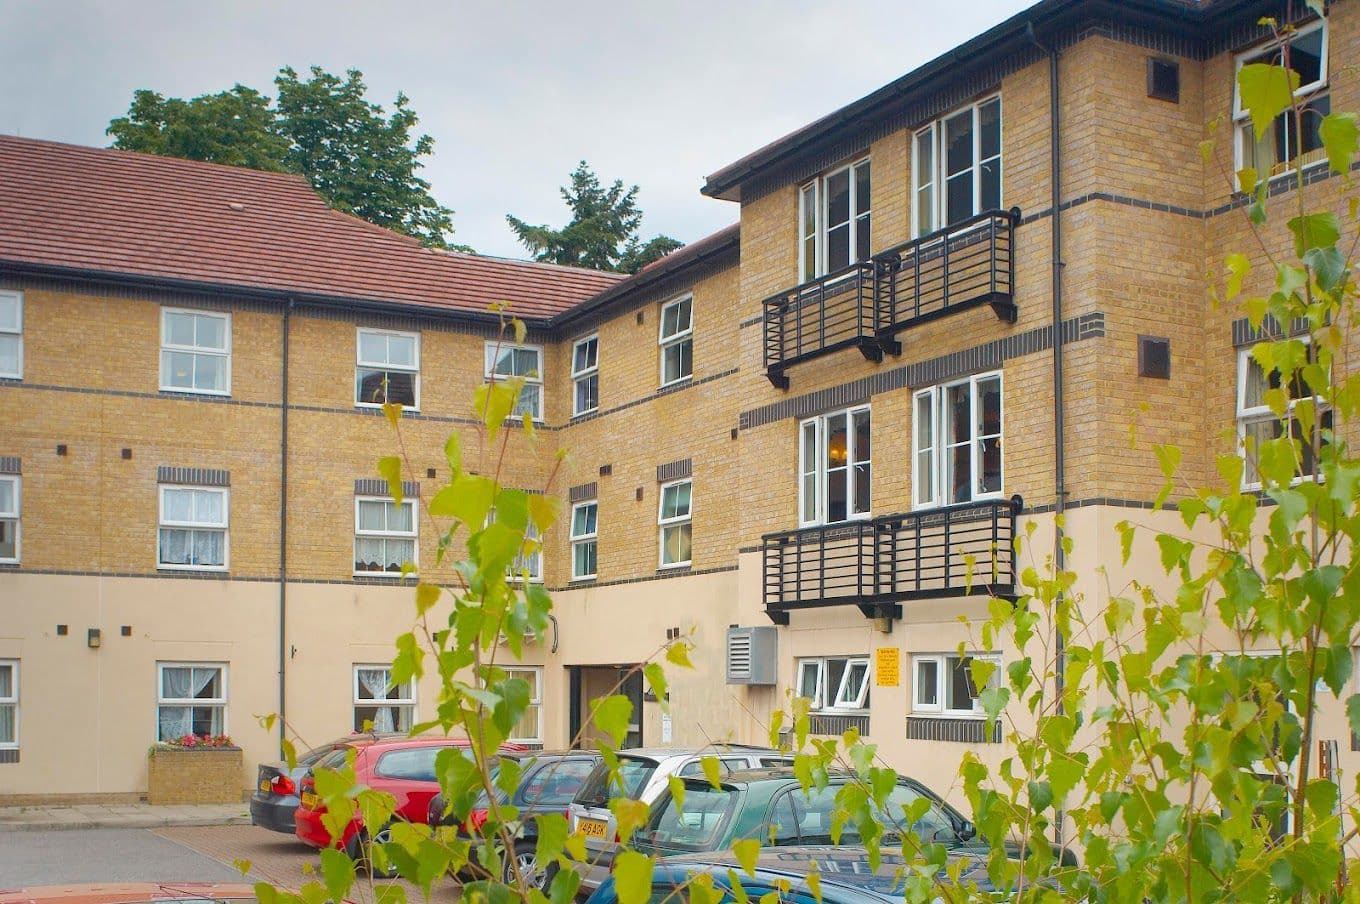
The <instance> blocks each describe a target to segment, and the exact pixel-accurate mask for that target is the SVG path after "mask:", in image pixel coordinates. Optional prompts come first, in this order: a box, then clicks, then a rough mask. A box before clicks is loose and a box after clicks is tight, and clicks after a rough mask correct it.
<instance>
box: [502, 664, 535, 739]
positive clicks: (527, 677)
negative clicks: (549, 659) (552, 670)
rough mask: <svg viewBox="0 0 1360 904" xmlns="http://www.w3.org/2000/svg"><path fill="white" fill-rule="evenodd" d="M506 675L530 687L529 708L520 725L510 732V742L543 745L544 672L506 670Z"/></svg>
mask: <svg viewBox="0 0 1360 904" xmlns="http://www.w3.org/2000/svg"><path fill="white" fill-rule="evenodd" d="M505 674H506V675H507V676H508V677H510V678H519V679H520V680H522V681H523V682H524V683H525V684H527V685H529V706H528V708H526V709H525V710H524V715H523V716H521V717H520V720H519V724H517V725H516V726H515V727H514V730H512V731H511V732H510V738H509V740H511V741H515V742H517V743H520V744H541V743H543V670H542V669H538V668H523V669H506V670H505Z"/></svg>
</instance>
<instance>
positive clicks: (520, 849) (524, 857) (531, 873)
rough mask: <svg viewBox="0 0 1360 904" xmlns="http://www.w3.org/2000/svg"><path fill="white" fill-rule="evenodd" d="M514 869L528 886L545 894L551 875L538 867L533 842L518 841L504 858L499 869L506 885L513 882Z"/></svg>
mask: <svg viewBox="0 0 1360 904" xmlns="http://www.w3.org/2000/svg"><path fill="white" fill-rule="evenodd" d="M516 869H518V872H519V874H520V875H521V876H523V877H524V882H525V884H526V885H528V887H529V888H537V889H539V890H540V891H543V892H544V893H545V894H546V891H547V888H548V884H549V881H550V880H551V876H550V875H549V874H548V873H547V872H546V871H544V870H540V869H539V868H538V853H537V850H536V846H535V845H534V844H532V843H527V842H520V843H519V844H516V845H515V849H514V851H513V852H512V853H511V854H510V856H509V857H506V858H505V863H504V864H503V865H502V868H501V870H502V878H503V879H504V881H505V884H506V885H514V884H515V872H516Z"/></svg>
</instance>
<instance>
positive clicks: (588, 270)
mask: <svg viewBox="0 0 1360 904" xmlns="http://www.w3.org/2000/svg"><path fill="white" fill-rule="evenodd" d="M434 250H435V251H438V252H440V253H442V254H447V255H449V256H451V257H461V258H465V259H466V258H471V259H474V260H479V261H489V262H492V263H499V264H514V265H516V266H522V267H540V268H543V269H548V270H563V271H566V272H568V273H574V274H580V275H582V276H599V277H601V278H605V279H615V280H620V279H627V278H628V277H630V276H632V275H633V274H631V273H619V272H616V271H614V270H596V269H595V268H593V267H576V266H573V265H571V264H555V263H553V262H552V261H530V260H524V259H523V258H518V257H506V256H505V255H502V254H480V253H478V252H475V251H474V252H471V253H469V252H467V251H458V250H457V249H454V248H435V249H434Z"/></svg>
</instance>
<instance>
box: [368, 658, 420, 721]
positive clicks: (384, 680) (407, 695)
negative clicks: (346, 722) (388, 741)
mask: <svg viewBox="0 0 1360 904" xmlns="http://www.w3.org/2000/svg"><path fill="white" fill-rule="evenodd" d="M415 721H416V688H415V682H414V681H413V680H411V679H407V680H406V681H403V682H401V683H400V684H393V683H392V668H391V666H387V665H356V666H355V667H354V730H355V731H364V730H365V726H366V725H371V726H372V730H373V731H402V732H405V731H410V730H411V726H412V725H414V724H415Z"/></svg>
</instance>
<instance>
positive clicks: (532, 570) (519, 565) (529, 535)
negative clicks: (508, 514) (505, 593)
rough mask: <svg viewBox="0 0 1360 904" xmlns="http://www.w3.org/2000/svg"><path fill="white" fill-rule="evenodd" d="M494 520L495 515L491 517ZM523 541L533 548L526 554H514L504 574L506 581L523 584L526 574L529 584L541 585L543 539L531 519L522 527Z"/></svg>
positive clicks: (522, 552) (521, 552)
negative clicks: (531, 544) (532, 545)
mask: <svg viewBox="0 0 1360 904" xmlns="http://www.w3.org/2000/svg"><path fill="white" fill-rule="evenodd" d="M491 517H492V518H493V519H494V518H495V513H494V512H493V513H492V516H491ZM524 540H525V542H526V543H533V544H534V547H533V548H532V549H531V550H529V551H528V552H524V551H523V547H521V551H520V552H518V553H516V554H515V558H514V561H512V562H511V563H510V570H509V571H508V572H506V575H505V577H506V580H509V581H512V582H519V583H521V584H522V583H524V578H525V573H526V572H527V573H528V578H529V583H530V584H542V583H543V539H542V537H540V536H539V533H538V527H537V526H536V525H535V524H534V522H533V519H532V518H531V519H529V521H528V522H526V523H525V525H524Z"/></svg>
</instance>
